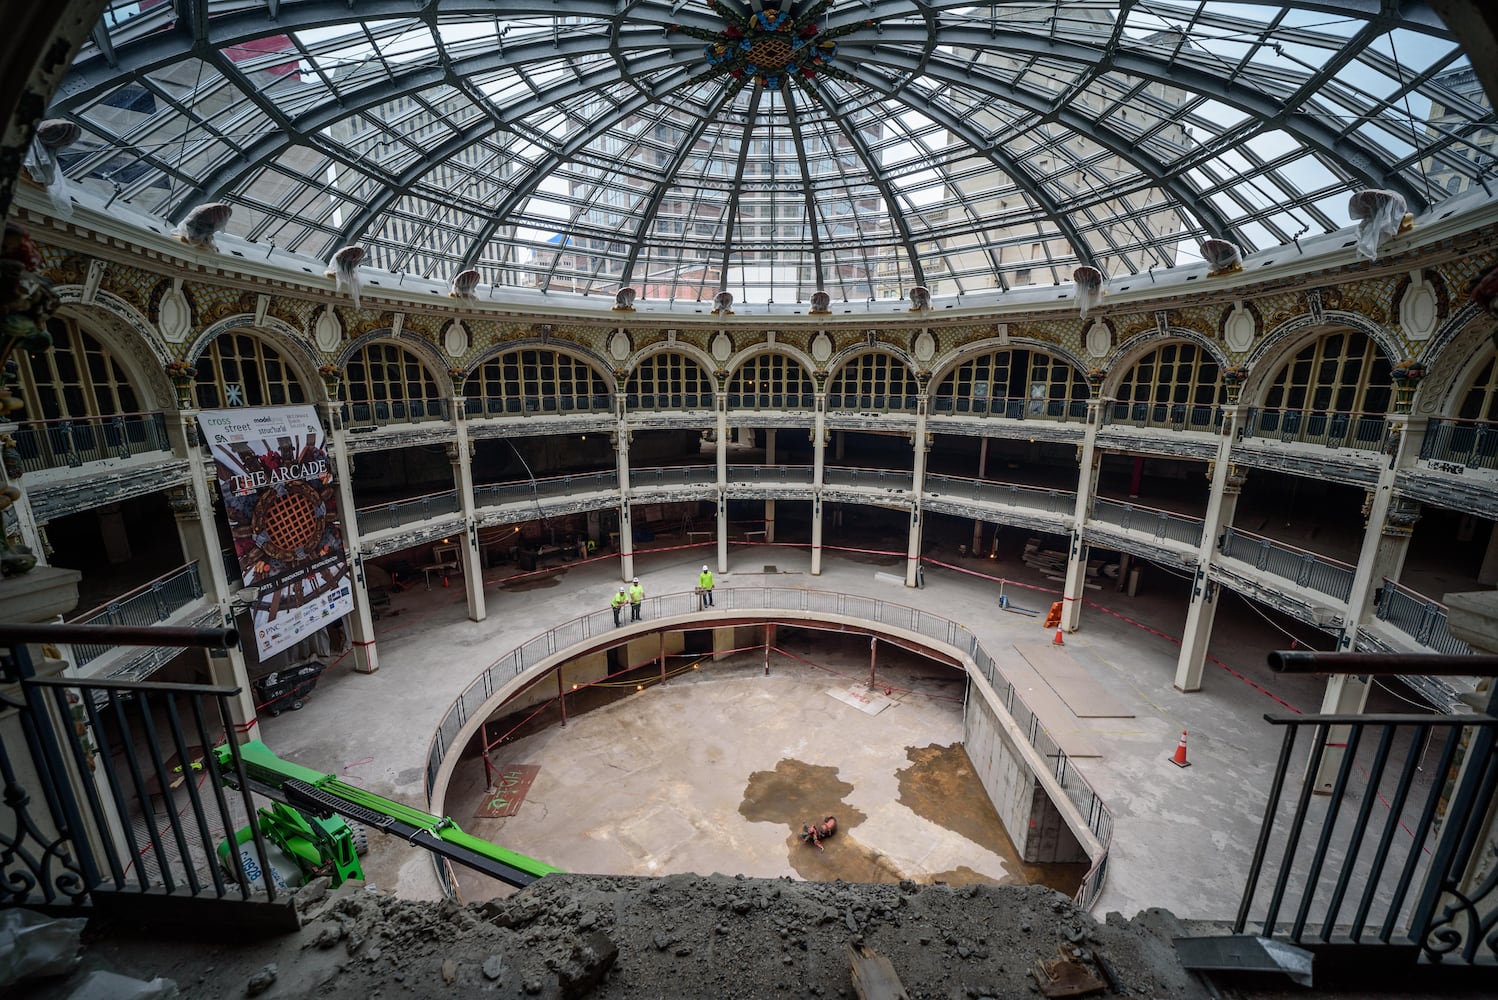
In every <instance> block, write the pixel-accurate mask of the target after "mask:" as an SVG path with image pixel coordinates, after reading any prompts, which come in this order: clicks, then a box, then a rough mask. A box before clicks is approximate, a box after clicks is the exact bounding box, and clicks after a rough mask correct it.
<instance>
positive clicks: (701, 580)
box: [697, 570, 713, 590]
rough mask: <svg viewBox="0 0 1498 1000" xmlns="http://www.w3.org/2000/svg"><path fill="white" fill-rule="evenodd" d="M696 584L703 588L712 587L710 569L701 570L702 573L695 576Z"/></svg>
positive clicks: (708, 588) (709, 588)
mask: <svg viewBox="0 0 1498 1000" xmlns="http://www.w3.org/2000/svg"><path fill="white" fill-rule="evenodd" d="M697 586H699V587H701V588H702V589H703V590H712V589H713V573H712V570H703V572H702V575H701V576H699V577H698V578H697Z"/></svg>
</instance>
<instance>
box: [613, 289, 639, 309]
mask: <svg viewBox="0 0 1498 1000" xmlns="http://www.w3.org/2000/svg"><path fill="white" fill-rule="evenodd" d="M635 295H636V292H635V290H634V289H633V288H630V287H627V286H626V287H624V288H621V289H619V290H618V291H617V292H615V293H614V308H615V309H616V310H618V311H620V312H629V311H630V310H632V309H634V307H635Z"/></svg>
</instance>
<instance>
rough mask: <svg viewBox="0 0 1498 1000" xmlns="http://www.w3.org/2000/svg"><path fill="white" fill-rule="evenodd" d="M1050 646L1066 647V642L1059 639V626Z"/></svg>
mask: <svg viewBox="0 0 1498 1000" xmlns="http://www.w3.org/2000/svg"><path fill="white" fill-rule="evenodd" d="M1051 645H1052V646H1065V645H1066V642H1065V641H1064V640H1063V639H1062V638H1061V629H1060V627H1059V626H1058V627H1057V629H1056V638H1054V639H1052V640H1051Z"/></svg>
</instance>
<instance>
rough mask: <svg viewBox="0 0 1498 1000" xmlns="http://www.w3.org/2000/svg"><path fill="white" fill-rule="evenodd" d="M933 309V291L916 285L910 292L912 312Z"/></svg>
mask: <svg viewBox="0 0 1498 1000" xmlns="http://www.w3.org/2000/svg"><path fill="white" fill-rule="evenodd" d="M930 308H931V289H929V288H927V287H926V286H925V285H916V286H915V287H914V288H912V289H911V290H910V311H911V312H923V311H924V310H927V309H930Z"/></svg>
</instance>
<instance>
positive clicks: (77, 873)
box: [0, 624, 280, 912]
mask: <svg viewBox="0 0 1498 1000" xmlns="http://www.w3.org/2000/svg"><path fill="white" fill-rule="evenodd" d="M237 641H238V638H237V634H236V633H235V631H234V630H233V629H185V628H170V627H162V626H157V627H151V628H137V627H120V626H112V625H72V624H70V625H31V626H27V625H0V680H3V681H4V682H6V684H8V685H11V687H10V688H9V690H8V691H6V692H5V693H0V707H3V708H5V709H6V710H7V711H8V712H13V713H14V715H15V716H16V718H18V719H19V725H18V726H17V727H16V729H17V730H19V731H20V732H22V733H23V734H24V737H25V738H24V740H10V741H6V740H0V775H3V780H4V783H5V788H4V801H5V802H6V804H7V807H8V810H9V812H10V814H11V815H10V819H11V822H8V823H6V824H5V825H4V827H3V828H0V906H48V907H56V908H61V909H64V910H73V911H80V912H87V911H88V910H89V908H90V907H92V906H94V905H97V904H98V903H99V902H100V901H101V899H102V898H103V897H105V896H112V897H132V898H133V897H145V896H148V895H149V896H152V897H156V898H161V897H167V898H192V899H211V900H222V901H233V900H238V901H250V900H259V901H265V902H273V901H275V899H276V898H277V896H278V895H280V890H279V889H278V887H277V886H276V885H275V880H274V879H273V878H270V877H268V876H267V875H264V874H262V873H268V872H271V871H272V868H271V863H270V859H269V856H268V852H267V842H266V839H265V837H264V836H263V835H262V834H261V832H260V829H259V825H258V823H257V822H256V819H255V811H256V806H255V803H254V802H253V801H252V799H251V795H250V790H249V789H250V784H249V781H248V780H247V779H246V776H245V772H244V766H243V763H242V761H241V759H240V755H239V746H238V744H237V743H236V742H235V741H234V740H232V739H230V738H229V734H228V731H227V730H228V726H229V720H230V718H231V715H230V704H231V699H232V698H233V697H234V696H235V695H236V694H238V693H239V692H238V689H237V688H233V687H220V686H208V685H201V684H158V683H150V682H141V681H115V680H84V679H80V678H75V677H38V676H37V675H36V669H35V666H34V664H33V662H32V660H31V654H30V650H29V649H28V646H27V644H28V643H43V642H56V643H67V644H70V645H72V646H73V648H75V649H78V648H87V647H96V646H107V647H115V646H172V647H181V648H186V647H199V648H206V649H222V648H227V647H230V646H232V645H234V644H236V643H237ZM220 744H227V746H228V747H229V756H230V761H229V765H228V768H227V769H226V770H225V769H221V768H220V765H219V762H218V758H217V755H216V754H214V753H213V748H214V747H216V746H219V745H220ZM26 775H29V776H34V778H33V780H34V781H35V785H34V787H28V786H27V785H24V784H22V783H21V782H22V780H25V779H23V778H22V777H20V776H26ZM38 791H40V792H41V793H42V795H41V796H40V800H38V799H37V798H34V795H35V793H36V792H38ZM246 826H248V827H249V828H250V832H251V835H250V838H249V840H247V841H246V842H245V844H244V847H243V850H244V852H245V854H246V855H248V858H245V857H243V856H242V855H241V852H240V851H238V850H230V851H226V852H225V855H224V859H223V863H222V864H221V863H220V861H219V856H218V853H217V845H218V844H219V843H220V841H222V840H224V839H226V838H231V839H232V838H233V836H234V833H235V831H237V830H239V829H241V828H243V827H246ZM226 865H227V868H226V867H225V866H226ZM257 868H258V872H257V871H256V869H257Z"/></svg>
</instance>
